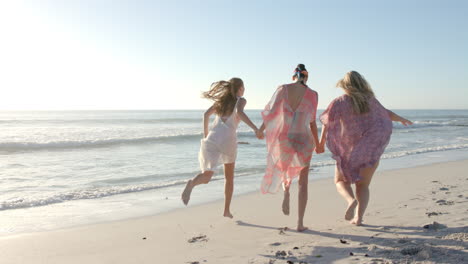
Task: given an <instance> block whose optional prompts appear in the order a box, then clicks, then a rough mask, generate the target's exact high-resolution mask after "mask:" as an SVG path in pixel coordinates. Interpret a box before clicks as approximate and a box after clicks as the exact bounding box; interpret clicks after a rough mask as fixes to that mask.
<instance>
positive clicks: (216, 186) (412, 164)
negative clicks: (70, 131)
mask: <svg viewBox="0 0 468 264" xmlns="http://www.w3.org/2000/svg"><path fill="white" fill-rule="evenodd" d="M444 153H445V154H448V155H443V154H444ZM434 154H442V156H436V158H432V160H431V159H429V158H428V157H427V154H426V153H424V154H416V155H412V156H409V157H408V156H405V157H398V158H390V159H382V160H381V164H380V165H379V168H378V170H377V173H379V172H387V171H388V172H391V171H395V170H400V169H410V168H418V167H422V166H431V165H436V164H440V163H446V162H453V161H460V160H465V159H466V157H465V156H466V155H464V152H463V150H450V151H444V152H440V153H434ZM437 159H440V160H441V161H437V162H434V160H437ZM312 161H313V159H312ZM314 169H317V168H313V169H312V170H311V172H310V174H309V183H310V184H309V185H313V184H315V182H320V181H325V180H327V179H332V178H333V173H334V165H329V166H324V167H319V168H318V171H316V172H314ZM218 174H219V175H218V176H221V174H222V173H218ZM256 176H258V177H256V178H258V181H255V183H257V182H258V185H259V184H260V183H259V181H260V178H261V177H262V175H256ZM249 177H251V176H249ZM223 182H224V181H223V179H222V178H221V179H218V180H216V181H213V183H210V184H209V185H201V186H200V188H198V190H196V191H195V192H194V194H192V198H193V199H192V200H191V204H190V205H189V207H199V206H203V205H207V204H213V203H221V202H222V201H223V200H224V197H223V194H222V193H223V189H222V188H223V187H222V184H223ZM294 184H297V183H296V181H295V182H294ZM179 187H180V188H178V189H181V188H183V185H180V186H179ZM256 187H257V186H255V187H254V188H250V189H251V190H248V191H240V192H239V193H237V194H236V189H235V190H234V197H233V199H234V200H235V199H238V198H239V197H242V196H245V195H253V194H256V193H259V190H258V188H256ZM178 189H177V190H178ZM155 192H156V190H149V191H144V192H136V193H129V194H123V195H120V198H119V199H120V200H125V197H126V196H127V195H135V196H142V195H143V196H148V197H150V200H153V203H159V204H162V205H161V208H159V209H156V210H155V211H153V212H151V211H147V210H146V211H144V212H142V211H143V210H142V209H141V208H140V209H139V210H134V211H136V213H135V214H136V215H135V216H132V213H133V212H132V211H130V210H129V212H127V211H125V210H123V211H120V212H119V211H116V212H114V213H112V214H111V215H108V216H105V217H101V218H96V219H94V220H84V222H82V223H79V222H76V220H75V221H70V222H72V223H71V224H70V223H67V224H63V223H60V224H58V225H59V226H51V224H50V223H48V224H49V226H46V227H42V226H38V227H36V228H35V229H32V228H31V229H29V230H20V231H2V232H1V233H0V238H3V237H10V236H16V235H22V234H32V233H44V232H50V231H55V230H66V229H70V228H78V227H83V226H89V225H97V224H106V223H113V222H120V221H127V220H135V219H139V218H144V217H153V216H159V215H164V214H167V213H171V212H174V211H178V210H186V209H187V208H186V207H185V206H182V203H181V202H180V199H179V197H178V196H177V197H175V199H174V197H171V198H170V199H169V200H167V197H166V199H161V198H162V197H164V196H165V195H167V194H165V195H160V194H157V193H156V194H155ZM177 193H178V192H177ZM200 193H202V194H201V195H200ZM204 193H210V194H211V196H216V198H214V199H212V198H208V197H207V196H206V194H204ZM153 195H154V196H153ZM197 195H198V196H199V197H197ZM159 196H161V197H159ZM158 197H159V198H158ZM115 198H116V197H115V196H111V197H104V198H99V199H92V200H87V199H84V200H76V201H71V202H72V203H73V204H72V206H75V207H76V204H75V203H82V204H86V203H93V207H94V208H95V207H97V206H99V204H100V203H102V202H103V201H104V204H106V203H108V202H109V201H108V200H112V199H115ZM102 199H104V200H102ZM168 202H169V204H168ZM179 202H180V203H179ZM48 206H50V207H52V208H53V207H54V206H62V207H63V206H69V205H68V204H67V203H59V204H51V205H45V206H39V207H32V208H20V209H12V211H13V212H15V210H39V211H40V210H41V209H43V208H44V207H48ZM79 211H80V210H78V212H79ZM4 212H7V213H12V212H11V211H10V212H9V210H7V211H4ZM18 212H20V211H18ZM0 213H1V212H0ZM78 214H79V213H78ZM19 215H20V213H19ZM7 217H8V216H7ZM4 218H5V216H4ZM10 218H12V217H10ZM81 219H83V217H81ZM51 223H52V224H53V222H52V221H51ZM4 230H7V229H4Z"/></svg>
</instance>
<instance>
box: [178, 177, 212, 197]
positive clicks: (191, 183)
mask: <svg viewBox="0 0 468 264" xmlns="http://www.w3.org/2000/svg"><path fill="white" fill-rule="evenodd" d="M213 174H214V172H213V171H205V172H203V173H200V174H198V175H197V176H195V177H194V178H193V179H191V180H189V181H188V182H187V185H185V189H184V191H183V192H182V202H183V203H184V204H185V205H187V204H188V202H189V200H190V194H191V193H192V189H193V187H195V186H197V185H200V184H207V183H208V182H210V180H211V177H213Z"/></svg>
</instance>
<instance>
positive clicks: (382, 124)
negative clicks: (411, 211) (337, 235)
mask: <svg viewBox="0 0 468 264" xmlns="http://www.w3.org/2000/svg"><path fill="white" fill-rule="evenodd" d="M336 86H337V87H341V88H342V89H343V91H344V93H345V94H344V95H342V96H340V97H338V98H336V99H335V100H333V101H332V102H331V103H330V105H329V106H328V108H327V109H326V110H325V112H323V113H322V115H321V116H320V120H321V121H322V123H323V128H322V136H321V141H320V144H319V145H318V146H317V151H319V152H323V150H324V145H325V142H326V143H327V147H328V149H329V150H330V151H331V153H332V154H333V156H332V157H333V159H335V160H336V170H335V184H336V189H337V191H338V192H339V193H340V195H341V196H343V198H344V199H345V200H346V201H347V203H348V207H347V209H346V212H345V219H346V220H351V223H352V224H355V225H361V224H362V218H363V216H364V212H365V210H366V207H367V204H368V203H369V184H370V182H371V180H372V176H373V175H374V172H375V170H376V169H377V166H378V165H379V161H380V156H381V155H382V153H383V152H384V150H385V147H386V146H387V144H388V142H389V141H390V136H391V134H392V121H397V122H401V123H402V124H403V125H405V126H406V125H411V124H412V123H411V121H409V120H406V119H404V118H403V117H401V116H399V115H397V114H395V113H393V112H392V111H390V110H387V109H385V107H383V106H382V105H381V104H380V102H379V101H378V100H377V99H376V98H375V96H374V92H373V91H372V88H371V87H370V85H369V83H368V82H367V81H366V79H364V77H362V76H361V75H360V74H359V73H358V72H355V71H351V72H348V73H346V75H345V77H344V78H343V79H341V80H340V81H339V82H338V83H337V85H336ZM351 184H355V185H356V196H355V195H354V192H353V189H352V188H351ZM356 207H357V213H355V212H354V211H355V209H356Z"/></svg>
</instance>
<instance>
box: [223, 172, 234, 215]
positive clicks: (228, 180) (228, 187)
mask: <svg viewBox="0 0 468 264" xmlns="http://www.w3.org/2000/svg"><path fill="white" fill-rule="evenodd" d="M234 166H235V163H228V164H224V178H225V181H224V214H223V216H224V217H229V218H233V215H232V214H231V209H230V207H231V200H232V194H233V192H234Z"/></svg>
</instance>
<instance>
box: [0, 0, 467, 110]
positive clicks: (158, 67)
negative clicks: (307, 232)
mask: <svg viewBox="0 0 468 264" xmlns="http://www.w3.org/2000/svg"><path fill="white" fill-rule="evenodd" d="M467 12H468V2H467V1H433V0H426V1H418V0H413V1H400V0H395V1H375V0H374V1H301V0H297V1H263V0H256V1H253V0H250V1H245V0H236V1H223V0H217V1H216V0H199V1H195V0H185V1H179V0H171V1H159V0H154V1H143V0H132V1H130V0H128V1H119V0H97V1H96V0H81V1H80V0H77V1H59V0H56V1H51V0H41V1H33V0H30V1H23V0H10V1H2V2H1V3H0V38H1V39H0V91H1V100H0V110H116V109H119V110H120V109H124V110H126V109H203V108H207V107H209V106H210V102H209V101H207V100H206V99H202V98H201V97H200V95H201V92H202V91H205V90H207V89H209V87H210V84H211V83H212V82H215V81H219V80H227V79H229V78H231V77H240V78H242V79H243V80H244V83H245V87H246V93H245V98H246V99H247V108H248V109H261V108H263V107H264V105H265V104H266V103H267V102H268V100H269V99H270V97H271V95H272V93H273V92H274V90H275V89H276V88H277V87H278V86H279V85H281V84H284V83H289V82H291V75H292V72H293V70H294V68H295V66H296V65H297V64H298V63H304V64H305V65H306V67H307V69H308V70H309V76H310V77H309V81H308V85H309V87H310V88H312V89H314V90H316V91H317V92H318V93H319V108H320V109H323V108H326V106H327V105H328V103H329V102H330V101H331V100H333V98H335V97H337V96H339V95H341V94H342V91H341V90H340V89H338V88H336V87H335V84H336V82H337V81H338V80H339V79H340V78H342V77H343V76H344V74H345V73H346V72H347V71H350V70H355V71H358V72H360V73H361V74H362V75H363V76H365V78H366V79H367V80H368V82H369V83H370V84H371V86H372V87H373V89H374V92H375V94H376V96H377V98H378V99H379V100H380V101H381V102H382V104H384V105H385V106H386V107H387V108H390V109H468V99H467V98H468V82H467V78H468V48H467V47H468V30H467V28H468V16H466V13H467Z"/></svg>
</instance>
